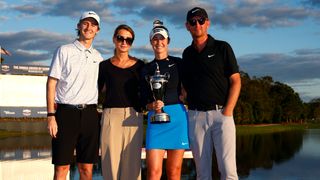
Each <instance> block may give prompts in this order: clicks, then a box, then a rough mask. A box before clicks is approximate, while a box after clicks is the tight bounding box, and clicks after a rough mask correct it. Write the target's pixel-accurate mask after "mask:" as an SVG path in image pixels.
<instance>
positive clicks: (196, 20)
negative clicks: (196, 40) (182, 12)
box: [188, 18, 207, 26]
mask: <svg viewBox="0 0 320 180" xmlns="http://www.w3.org/2000/svg"><path fill="white" fill-rule="evenodd" d="M206 20H207V19H206V18H199V19H189V20H188V22H189V24H190V25H191V26H195V25H197V22H198V23H199V24H200V25H203V24H204V23H205V22H206Z"/></svg>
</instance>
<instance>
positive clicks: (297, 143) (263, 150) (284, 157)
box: [0, 129, 320, 180]
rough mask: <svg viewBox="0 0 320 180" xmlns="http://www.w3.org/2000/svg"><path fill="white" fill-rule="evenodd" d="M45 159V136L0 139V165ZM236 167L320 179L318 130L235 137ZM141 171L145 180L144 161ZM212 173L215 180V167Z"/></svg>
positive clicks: (249, 174)
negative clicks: (2, 163)
mask: <svg viewBox="0 0 320 180" xmlns="http://www.w3.org/2000/svg"><path fill="white" fill-rule="evenodd" d="M48 157H50V137H49V136H47V135H37V136H27V137H14V138H5V139H0V160H1V161H15V160H21V159H41V158H48ZM213 160H215V158H214V156H213ZM100 167H101V166H100V165H99V164H97V165H95V169H94V179H101V173H100V172H101V169H100ZM237 167H238V174H239V178H240V179H248V180H253V179H254V180H256V179H262V180H263V179H289V180H290V179H293V180H296V179H310V180H312V179H319V178H320V129H310V130H306V131H287V132H281V133H273V134H260V135H242V136H237ZM142 169H143V171H142V175H143V179H145V175H146V167H145V162H144V161H143V167H142ZM213 172H214V173H213V175H214V177H215V179H217V178H218V177H219V173H218V171H217V169H216V166H214V167H213ZM195 176H196V175H195V169H194V163H193V161H192V160H191V159H185V160H184V162H183V172H182V179H185V180H188V179H195ZM78 177H79V175H78V172H77V169H76V167H75V166H72V167H71V172H70V179H78ZM164 177H165V174H164ZM0 179H1V177H0ZM163 179H165V178H163Z"/></svg>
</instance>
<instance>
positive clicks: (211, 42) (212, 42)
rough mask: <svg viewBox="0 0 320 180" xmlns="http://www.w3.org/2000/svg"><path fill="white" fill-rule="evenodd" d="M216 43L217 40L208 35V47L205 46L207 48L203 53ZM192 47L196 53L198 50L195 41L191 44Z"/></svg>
mask: <svg viewBox="0 0 320 180" xmlns="http://www.w3.org/2000/svg"><path fill="white" fill-rule="evenodd" d="M214 42H215V39H214V38H213V37H212V36H211V35H210V34H208V39H207V42H206V45H205V47H204V48H203V50H202V51H204V50H205V49H206V48H207V47H213V46H214ZM191 47H192V48H193V49H194V50H195V51H196V48H195V46H194V42H193V41H192V43H191Z"/></svg>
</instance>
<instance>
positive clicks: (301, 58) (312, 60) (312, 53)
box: [238, 49, 320, 82]
mask: <svg viewBox="0 0 320 180" xmlns="http://www.w3.org/2000/svg"><path fill="white" fill-rule="evenodd" d="M319 59H320V49H298V50H295V51H294V52H290V53H288V54H280V53H278V54H273V53H269V54H248V55H244V56H241V57H238V62H239V66H240V68H241V69H242V70H243V71H245V72H247V73H249V75H251V76H258V77H260V76H267V75H268V76H272V77H273V78H274V79H275V80H277V81H281V82H294V81H301V80H307V79H317V78H320V71H319V68H320V61H319Z"/></svg>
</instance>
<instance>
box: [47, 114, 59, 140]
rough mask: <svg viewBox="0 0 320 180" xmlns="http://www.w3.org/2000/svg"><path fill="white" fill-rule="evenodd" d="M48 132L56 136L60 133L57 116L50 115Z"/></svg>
mask: <svg viewBox="0 0 320 180" xmlns="http://www.w3.org/2000/svg"><path fill="white" fill-rule="evenodd" d="M47 128H48V133H49V134H50V136H51V137H53V138H56V137H57V133H58V125H57V121H56V118H55V116H49V117H48V126H47Z"/></svg>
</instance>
